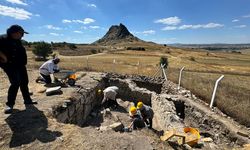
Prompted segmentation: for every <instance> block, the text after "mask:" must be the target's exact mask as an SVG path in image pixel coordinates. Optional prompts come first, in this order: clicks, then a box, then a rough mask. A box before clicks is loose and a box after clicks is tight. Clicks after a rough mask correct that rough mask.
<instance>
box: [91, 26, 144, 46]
mask: <svg viewBox="0 0 250 150" xmlns="http://www.w3.org/2000/svg"><path fill="white" fill-rule="evenodd" d="M134 41H142V40H140V39H139V38H137V37H135V36H134V35H133V34H131V33H130V32H129V31H128V29H127V27H126V26H125V25H123V24H121V23H120V25H112V26H111V27H110V28H109V30H108V32H107V33H106V34H105V35H104V36H103V37H102V38H101V39H99V40H97V41H95V42H94V43H93V44H101V45H103V44H115V43H118V42H134Z"/></svg>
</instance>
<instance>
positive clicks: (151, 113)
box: [137, 101, 154, 129]
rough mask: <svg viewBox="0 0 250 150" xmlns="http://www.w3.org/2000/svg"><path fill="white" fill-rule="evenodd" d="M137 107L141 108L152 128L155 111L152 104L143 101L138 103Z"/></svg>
mask: <svg viewBox="0 0 250 150" xmlns="http://www.w3.org/2000/svg"><path fill="white" fill-rule="evenodd" d="M137 109H138V110H140V112H141V115H142V117H143V120H144V121H145V123H146V124H147V125H148V128H149V129H151V128H152V123H153V121H152V120H153V117H154V111H153V109H152V108H151V107H150V106H147V105H145V104H143V103H142V102H141V101H139V102H138V103H137Z"/></svg>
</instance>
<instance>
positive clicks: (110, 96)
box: [102, 86, 119, 108]
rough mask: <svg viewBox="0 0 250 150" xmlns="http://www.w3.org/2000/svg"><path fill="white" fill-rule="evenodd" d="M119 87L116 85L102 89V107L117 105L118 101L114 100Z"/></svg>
mask: <svg viewBox="0 0 250 150" xmlns="http://www.w3.org/2000/svg"><path fill="white" fill-rule="evenodd" d="M118 90H119V88H118V87H117V86H110V87H107V88H106V89H104V90H103V94H104V96H103V99H102V105H103V106H104V108H108V107H114V108H116V107H117V106H118V103H117V101H116V95H117V92H118Z"/></svg>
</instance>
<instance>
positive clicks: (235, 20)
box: [232, 19, 240, 22]
mask: <svg viewBox="0 0 250 150" xmlns="http://www.w3.org/2000/svg"><path fill="white" fill-rule="evenodd" d="M238 21H240V20H238V19H234V20H232V22H238Z"/></svg>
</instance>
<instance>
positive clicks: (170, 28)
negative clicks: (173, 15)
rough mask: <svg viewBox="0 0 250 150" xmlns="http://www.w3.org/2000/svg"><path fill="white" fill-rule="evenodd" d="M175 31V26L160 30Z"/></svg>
mask: <svg viewBox="0 0 250 150" xmlns="http://www.w3.org/2000/svg"><path fill="white" fill-rule="evenodd" d="M176 29H177V27H175V26H166V27H164V28H162V29H161V30H176Z"/></svg>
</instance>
